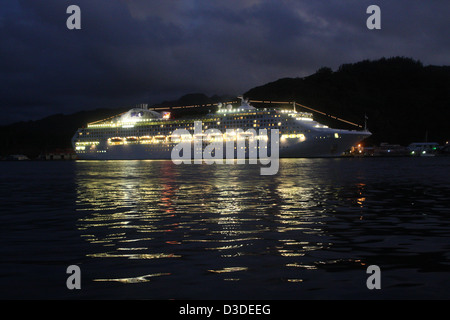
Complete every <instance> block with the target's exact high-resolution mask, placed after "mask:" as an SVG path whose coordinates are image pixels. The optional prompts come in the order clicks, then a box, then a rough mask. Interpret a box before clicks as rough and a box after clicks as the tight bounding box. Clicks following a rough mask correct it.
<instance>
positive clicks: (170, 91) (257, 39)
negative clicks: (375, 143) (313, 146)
mask: <svg viewBox="0 0 450 320" xmlns="http://www.w3.org/2000/svg"><path fill="white" fill-rule="evenodd" d="M71 4H76V5H78V6H79V7H80V8H81V27H82V29H81V30H68V29H67V27H66V20H67V18H68V17H69V14H67V13H66V9H67V7H68V6H69V5H71ZM371 4H377V5H378V6H380V8H381V27H382V29H381V30H368V29H367V27H366V20H367V18H368V16H369V15H368V14H367V13H366V9H367V7H368V6H369V5H371ZM449 17H450V1H448V0H427V1H424V0H420V1H419V0H405V1H403V0H401V1H399V0H389V1H378V0H376V1H373V0H371V1H365V0H351V1H345V0H331V1H330V0H327V1H322V0H317V1H312V0H308V1H303V0H295V1H294V0H285V1H283V0H269V1H264V0H239V1H238V0H217V1H213V0H204V1H194V0H183V1H181V0H164V1H148V0H145V1H144V0H71V1H66V0H41V1H36V0H7V1H3V2H2V4H1V6H0V34H1V36H0V81H1V84H0V108H1V110H2V117H1V118H0V124H6V123H11V122H14V121H19V120H29V119H39V118H42V117H44V116H47V115H51V114H55V113H72V112H76V111H80V110H86V109H92V108H96V107H118V106H127V105H134V104H136V103H141V102H148V103H157V102H161V101H163V100H164V99H168V100H170V99H176V98H178V97H179V96H181V95H183V94H186V93H192V92H202V93H205V94H207V95H212V94H235V95H238V94H241V93H243V92H245V91H247V90H248V89H251V88H252V87H254V86H258V85H262V84H265V83H267V82H270V81H274V80H277V79H279V78H282V77H302V76H306V75H309V74H312V73H314V72H315V71H316V70H317V69H319V68H320V67H323V66H328V67H331V68H332V69H333V70H335V69H336V68H337V67H338V66H339V65H341V64H343V63H352V62H357V61H360V60H364V59H379V58H381V57H391V56H404V57H410V58H413V59H417V60H420V61H422V63H423V64H424V65H429V64H433V65H449V64H450V63H449V61H450V37H449V30H450V19H449Z"/></svg>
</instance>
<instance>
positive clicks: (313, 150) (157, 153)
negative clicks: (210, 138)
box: [77, 130, 370, 160]
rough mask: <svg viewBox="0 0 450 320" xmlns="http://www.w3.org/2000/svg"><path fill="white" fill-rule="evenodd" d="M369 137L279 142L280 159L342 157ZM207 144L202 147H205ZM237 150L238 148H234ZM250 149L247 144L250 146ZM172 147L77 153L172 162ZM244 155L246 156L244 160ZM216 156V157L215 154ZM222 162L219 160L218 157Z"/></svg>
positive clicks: (132, 146) (318, 136) (341, 133)
mask: <svg viewBox="0 0 450 320" xmlns="http://www.w3.org/2000/svg"><path fill="white" fill-rule="evenodd" d="M369 135H370V133H367V132H363V131H344V130H340V131H339V134H338V136H339V138H335V137H334V135H330V134H328V135H324V134H321V133H317V134H315V135H311V136H307V137H306V139H303V140H300V139H283V138H281V139H280V146H279V149H278V150H279V157H280V158H324V157H339V156H342V154H343V153H344V152H345V151H347V150H349V149H350V148H351V147H352V146H353V145H355V144H357V143H358V142H360V141H362V140H363V139H364V138H366V137H368V136H369ZM206 145H208V144H205V143H204V144H203V150H204V147H205V146H206ZM266 145H267V147H268V149H267V151H265V152H264V155H265V156H269V157H270V156H273V155H272V148H273V147H274V146H272V144H271V141H268V142H267V143H266ZM234 146H235V145H234ZM247 146H248V142H247ZM173 147H174V144H172V145H157V146H155V145H144V144H126V145H116V146H107V145H103V146H102V145H99V146H97V147H96V148H94V149H92V150H89V151H86V152H83V153H77V156H78V159H79V160H151V159H155V160H157V159H161V160H162V159H172V160H173V157H172V148H173ZM226 148H227V147H226V145H225V144H224V145H223V148H222V150H223V152H222V153H223V156H222V157H220V158H226V157H227V152H226ZM230 154H231V155H232V157H233V158H234V159H238V158H246V159H248V158H249V153H248V152H244V153H241V154H238V152H237V150H234V152H232V153H228V155H230ZM242 155H244V156H243V157H242ZM213 156H215V154H213ZM256 156H257V157H258V158H264V156H263V157H262V156H261V154H260V153H257V154H256ZM194 157H195V151H194V149H193V148H192V149H191V158H192V159H193V158H194ZM218 158H219V157H218Z"/></svg>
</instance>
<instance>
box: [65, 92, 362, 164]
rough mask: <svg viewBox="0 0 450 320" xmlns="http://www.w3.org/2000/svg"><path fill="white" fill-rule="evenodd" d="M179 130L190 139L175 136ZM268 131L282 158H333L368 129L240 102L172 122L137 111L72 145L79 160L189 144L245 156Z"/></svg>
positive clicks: (86, 131) (154, 152) (81, 133)
mask: <svg viewBox="0 0 450 320" xmlns="http://www.w3.org/2000/svg"><path fill="white" fill-rule="evenodd" d="M199 124H200V125H201V126H200V127H199ZM180 130H183V131H184V132H186V133H188V134H186V135H180V134H177V132H179V131H180ZM272 130H278V132H279V156H280V157H336V156H340V155H341V154H342V153H343V152H344V151H346V150H348V149H350V148H351V146H353V145H355V144H356V143H358V142H360V141H362V140H363V139H364V138H366V137H368V136H370V132H369V131H367V130H344V129H332V128H329V127H327V126H325V125H322V124H320V123H318V122H317V121H315V120H314V119H313V115H312V114H311V113H309V112H298V111H295V110H279V109H276V108H255V107H253V106H252V105H251V104H250V103H249V102H248V101H247V100H244V99H242V102H241V105H240V106H237V107H233V106H232V105H231V104H227V105H221V104H219V105H218V109H217V111H216V112H214V113H209V114H206V115H204V116H201V117H197V118H180V119H173V118H171V114H170V113H169V112H162V113H161V112H157V111H153V110H149V109H147V108H146V107H144V106H140V107H136V108H133V109H131V110H129V111H128V112H125V113H123V114H120V115H118V116H115V117H112V118H109V119H105V120H100V121H97V122H92V123H89V124H88V125H87V127H86V128H80V129H78V131H77V132H76V133H75V135H74V137H73V138H72V143H73V147H74V149H75V151H76V153H77V155H78V159H99V160H100V159H104V160H108V159H111V160H115V159H117V160H119V159H171V155H172V149H173V148H174V147H175V146H176V145H177V144H179V143H180V142H186V141H192V145H193V146H194V141H195V140H198V139H201V144H200V145H201V146H202V148H204V147H205V146H206V145H208V144H210V143H212V142H216V143H217V142H223V144H224V147H225V145H226V144H227V143H228V144H227V146H230V143H231V142H233V141H234V142H235V144H234V150H235V152H236V153H237V152H238V151H239V149H243V151H244V154H245V156H246V157H248V151H249V150H250V146H252V144H251V143H252V141H262V140H266V141H267V140H270V139H271V131H272ZM240 140H245V141H247V143H244V144H239V143H238V142H239V141H240ZM262 145H263V144H259V145H258V147H257V148H260V147H263V148H267V147H268V148H269V150H264V151H265V154H267V152H269V153H270V152H271V150H270V146H271V144H270V143H266V146H262ZM197 146H198V145H197ZM258 151H259V150H258ZM194 152H195V150H193V153H194ZM223 154H224V155H225V152H224V153H223ZM241 155H242V153H241Z"/></svg>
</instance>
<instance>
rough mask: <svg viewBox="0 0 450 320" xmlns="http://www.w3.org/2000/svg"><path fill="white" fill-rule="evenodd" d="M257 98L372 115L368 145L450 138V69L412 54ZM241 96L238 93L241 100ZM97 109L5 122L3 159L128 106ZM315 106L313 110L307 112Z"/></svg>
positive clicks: (273, 88) (0, 143)
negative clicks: (432, 63)
mask: <svg viewBox="0 0 450 320" xmlns="http://www.w3.org/2000/svg"><path fill="white" fill-rule="evenodd" d="M244 96H245V97H247V98H250V99H254V100H274V101H296V102H298V103H300V104H302V105H305V106H308V107H311V108H314V109H317V110H320V111H322V112H325V113H327V114H330V115H333V116H336V117H339V118H342V119H346V120H348V121H351V122H355V123H358V124H361V125H364V118H365V115H367V117H368V120H367V125H368V129H369V130H370V131H371V132H372V134H373V135H372V137H370V138H369V139H368V141H366V144H379V143H381V142H389V143H398V144H402V145H408V144H409V143H411V142H416V141H417V142H418V141H424V140H425V138H426V136H427V139H428V141H436V142H439V143H441V144H443V143H444V142H445V141H448V140H449V139H450V125H449V120H450V66H423V65H422V63H420V62H418V61H415V60H412V59H407V58H399V57H397V58H390V59H380V60H377V61H361V62H358V63H354V64H344V65H342V66H341V67H339V68H338V70H336V71H333V70H331V69H330V68H327V67H323V68H321V69H319V70H318V71H317V72H316V73H315V74H313V75H310V76H307V77H304V78H284V79H279V80H277V81H274V82H271V83H268V84H265V85H262V86H260V87H256V88H253V89H251V90H249V91H247V92H246V93H245V94H244ZM230 99H232V100H233V97H230V96H212V97H208V96H206V95H204V94H201V93H198V94H187V95H185V96H183V97H181V98H179V99H178V100H174V101H166V102H162V103H160V104H159V105H154V106H157V107H170V106H179V105H204V104H211V103H216V102H225V101H229V100H230ZM234 99H235V98H234ZM129 108H130V106H127V107H124V108H118V109H97V110H90V111H80V112H77V113H74V114H71V115H63V114H56V115H53V116H50V117H47V118H44V119H41V120H36V121H25V122H18V123H15V124H11V125H6V126H1V127H0V156H5V155H8V154H25V155H28V156H29V157H31V158H34V157H36V156H38V155H39V154H40V153H45V152H49V151H51V150H53V149H56V148H70V147H71V143H70V139H71V138H72V136H73V134H74V133H75V131H76V130H77V128H79V127H81V126H84V125H86V123H88V122H91V121H95V120H100V119H104V118H107V117H111V116H113V115H117V114H118V113H121V112H124V111H126V110H128V109H129ZM211 109H214V108H211V107H205V108H193V109H192V108H191V109H178V111H175V110H173V111H174V112H173V113H174V115H175V116H186V115H188V116H189V115H191V116H194V115H198V114H199V113H201V112H206V113H207V112H209V111H214V110H211ZM305 111H308V110H305ZM314 116H315V118H316V120H318V121H320V122H323V123H325V124H328V125H329V126H331V127H344V128H350V129H355V127H352V126H348V125H345V123H342V122H337V121H335V120H332V119H331V118H330V117H327V116H323V115H321V114H320V113H317V114H314Z"/></svg>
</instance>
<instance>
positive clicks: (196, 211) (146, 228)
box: [75, 159, 450, 299]
mask: <svg viewBox="0 0 450 320" xmlns="http://www.w3.org/2000/svg"><path fill="white" fill-rule="evenodd" d="M378 160H380V159H378ZM413 160H415V159H413ZM380 161H381V164H380V163H376V162H372V163H371V162H370V160H369V159H361V160H359V159H282V160H281V163H280V170H279V173H278V174H277V175H275V176H260V175H259V173H260V168H259V167H258V166H255V165H233V166H231V165H225V164H224V165H180V166H176V165H174V164H173V163H172V162H171V161H103V162H102V161H99V162H96V161H78V162H77V163H76V168H75V169H76V170H75V177H76V192H77V207H76V210H77V211H78V213H79V220H78V222H77V228H78V229H79V230H80V231H81V232H82V238H83V239H84V240H85V241H87V242H88V243H90V244H91V245H92V246H91V250H92V252H89V253H87V257H89V258H90V259H99V260H97V261H100V262H99V263H100V265H102V266H103V268H102V269H101V270H96V271H95V272H93V276H92V277H93V281H95V282H97V283H99V282H109V283H111V282H119V283H121V284H126V285H131V284H132V285H135V284H136V283H147V282H148V283H149V284H151V285H152V286H153V287H152V290H153V289H157V290H160V291H156V292H155V291H152V293H151V294H150V293H149V292H146V293H145V294H142V293H141V294H142V296H144V297H148V298H163V299H166V298H250V299H251V298H258V297H263V298H272V299H275V298H294V299H295V298H300V297H313V298H314V297H321V298H326V297H333V298H340V297H345V292H347V294H348V296H350V297H361V295H360V294H361V292H363V295H362V296H364V294H366V295H367V294H369V292H368V290H367V288H366V287H365V279H366V274H365V268H366V267H367V265H369V264H378V265H380V267H381V268H382V269H383V268H385V269H388V270H392V276H391V278H388V280H386V282H384V283H385V284H387V286H389V285H390V286H391V288H392V289H399V288H401V287H402V286H403V285H406V286H418V287H420V286H424V285H426V284H425V283H424V282H426V280H424V279H423V275H421V276H420V277H416V278H415V279H416V280H411V279H409V280H408V279H407V278H406V277H407V276H406V275H405V276H403V277H404V278H402V276H398V275H397V274H395V272H396V270H400V269H402V268H404V269H407V270H409V272H410V273H411V272H412V273H414V274H415V272H422V271H433V272H434V271H436V272H444V273H447V272H449V271H450V270H449V262H450V261H449V255H448V254H447V252H448V249H450V242H449V233H448V231H449V229H450V228H449V214H450V212H449V209H448V208H449V207H448V204H449V203H448V200H447V196H448V194H449V191H450V185H449V184H448V180H446V177H445V175H444V176H443V175H442V174H439V173H438V172H436V170H440V169H436V168H432V167H429V166H426V165H425V168H426V169H427V170H429V171H428V173H429V177H431V179H423V178H424V177H423V175H424V174H425V173H424V172H423V171H422V172H417V171H416V170H415V169H411V171H408V169H407V168H405V167H404V166H403V165H401V164H400V165H398V164H397V165H398V166H399V168H393V165H392V163H389V162H383V161H382V160H380ZM443 165H444V167H445V168H446V169H448V168H449V165H448V161H447V162H444V164H443ZM372 166H373V167H375V168H373V167H372ZM394 166H395V165H394ZM396 169H403V171H402V172H400V173H399V171H396ZM425 171H426V170H425ZM430 171H433V172H430ZM430 226H432V227H433V228H431V230H430ZM424 257H426V258H428V261H427V262H426V263H424V262H420V260H421V259H423V258H424ZM433 257H434V258H436V260H435V261H431V260H430V258H433ZM396 268H397V269H396ZM430 268H431V269H430ZM336 272H340V273H339V276H335V275H334V274H333V273H336ZM352 272H353V273H352ZM404 274H405V273H404ZM156 279H158V280H157V281H156ZM399 279H400V280H399ZM446 280H447V281H448V278H447V279H446ZM390 281H391V282H390ZM402 281H404V282H405V281H406V284H404V283H403V282H402ZM224 283H225V285H224ZM226 283H231V284H233V286H234V287H229V286H227V285H226ZM239 283H241V284H242V285H240V286H237V287H236V284H239ZM447 283H448V282H447ZM293 286H294V287H293ZM215 288H217V289H218V290H216V289H215ZM330 288H331V289H330ZM262 289H264V291H262ZM324 290H327V291H326V293H324ZM340 290H343V291H344V295H342V294H341V293H339V292H340ZM386 291H387V290H385V291H384V293H386ZM320 292H322V294H320ZM392 292H394V293H392V294H393V295H394V296H395V294H396V293H395V292H396V291H395V290H393V291H392ZM401 292H402V291H401ZM402 294H403V293H402ZM302 295H303V296H302ZM316 295H317V296H316ZM139 297H141V296H139Z"/></svg>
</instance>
